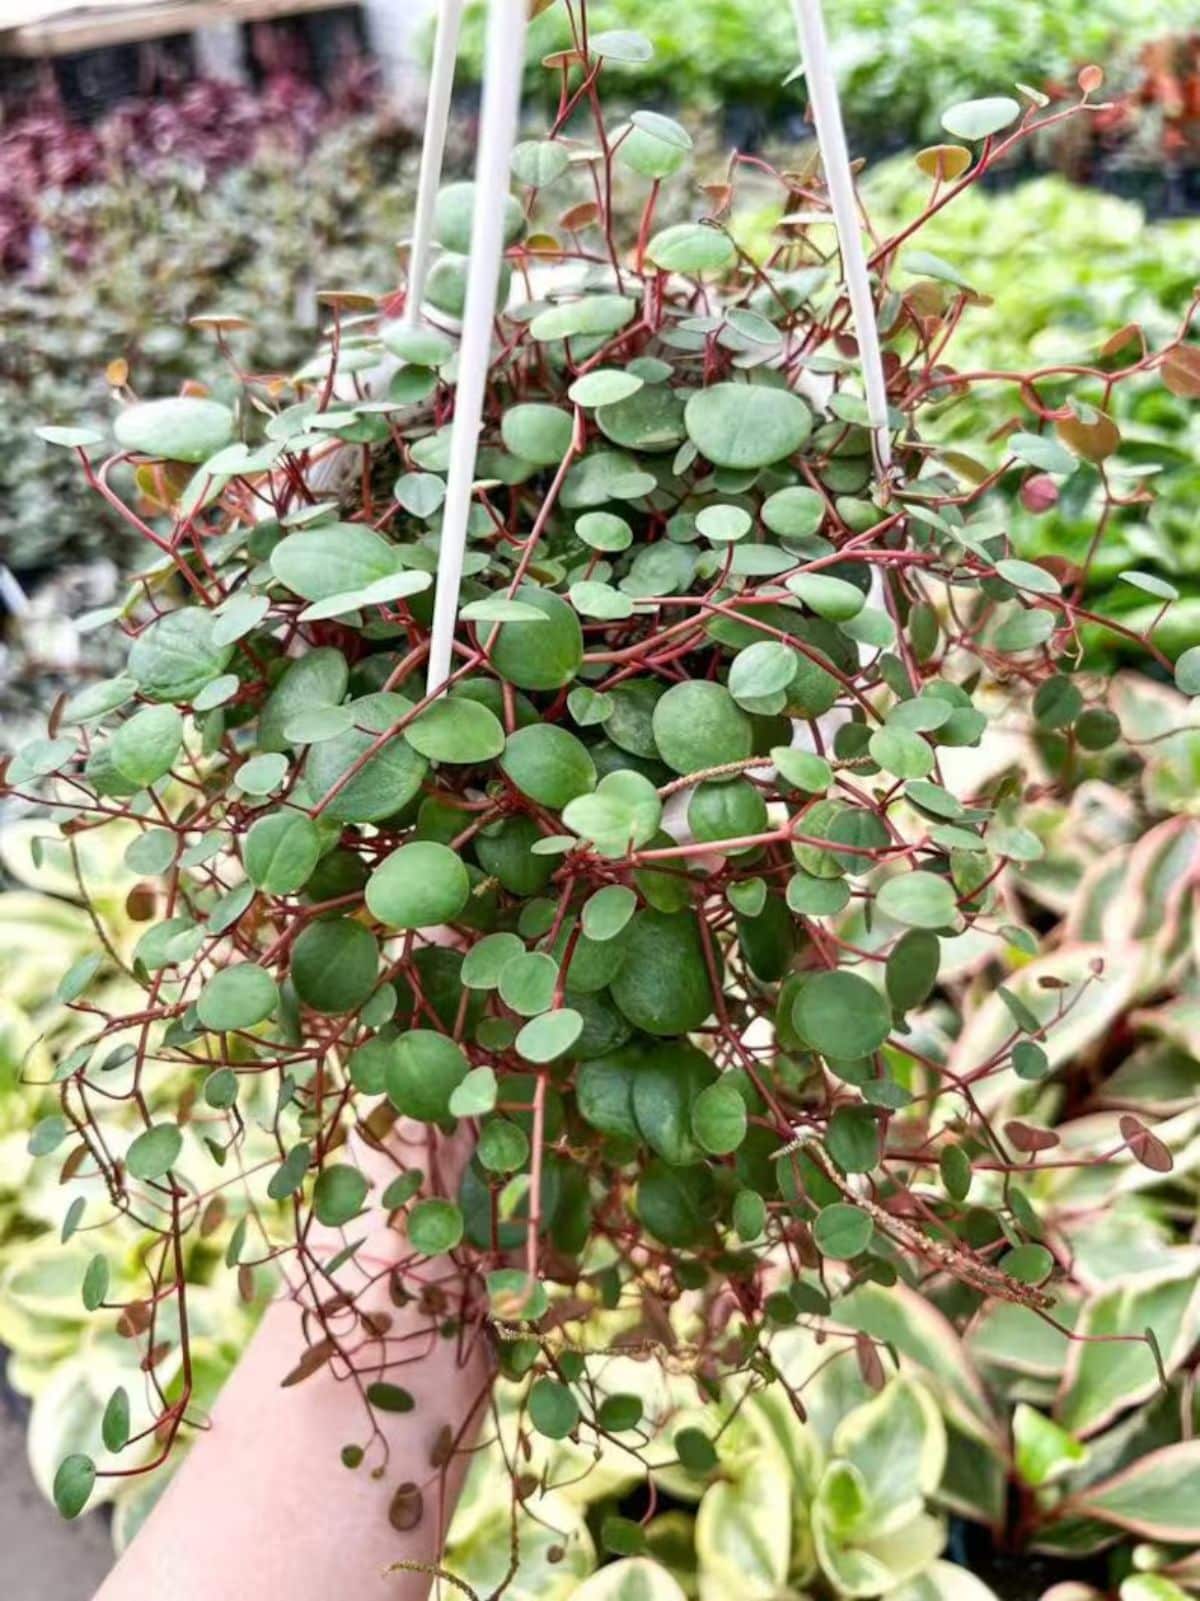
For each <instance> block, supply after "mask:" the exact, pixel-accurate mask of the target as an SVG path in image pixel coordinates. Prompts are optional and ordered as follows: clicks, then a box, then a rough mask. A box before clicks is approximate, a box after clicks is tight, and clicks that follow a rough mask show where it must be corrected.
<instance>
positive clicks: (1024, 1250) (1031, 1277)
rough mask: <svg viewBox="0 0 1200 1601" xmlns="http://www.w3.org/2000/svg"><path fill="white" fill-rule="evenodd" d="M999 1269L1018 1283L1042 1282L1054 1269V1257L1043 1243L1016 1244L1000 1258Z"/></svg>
mask: <svg viewBox="0 0 1200 1601" xmlns="http://www.w3.org/2000/svg"><path fill="white" fill-rule="evenodd" d="M1000 1270H1001V1272H1003V1273H1007V1274H1008V1275H1009V1277H1010V1278H1014V1279H1016V1280H1017V1282H1018V1283H1019V1284H1044V1283H1045V1282H1046V1280H1047V1279H1048V1278H1049V1277H1050V1275H1051V1273H1052V1272H1053V1271H1054V1258H1053V1257H1052V1256H1051V1255H1050V1252H1049V1251H1048V1250H1047V1249H1046V1247H1045V1246H1044V1245H1017V1246H1014V1247H1013V1249H1012V1250H1011V1251H1006V1252H1005V1253H1004V1255H1003V1256H1002V1257H1001V1258H1000Z"/></svg>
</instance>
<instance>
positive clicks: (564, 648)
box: [490, 584, 583, 689]
mask: <svg viewBox="0 0 1200 1601" xmlns="http://www.w3.org/2000/svg"><path fill="white" fill-rule="evenodd" d="M516 598H517V599H518V600H521V601H524V602H526V603H527V604H528V605H530V606H536V607H537V609H538V611H540V612H541V613H542V615H543V616H544V617H545V619H546V621H545V622H541V623H503V624H502V625H501V626H500V627H499V629H498V630H497V631H496V634H495V637H494V639H493V640H492V642H491V650H490V654H491V660H492V666H493V667H494V668H495V670H496V672H498V673H499V675H500V677H501V678H505V679H507V680H508V682H509V683H510V684H515V685H516V686H517V688H518V689H561V688H562V686H563V685H564V684H568V683H570V681H571V679H572V678H574V676H575V674H576V673H577V672H578V671H579V668H580V665H581V663H582V661H583V631H582V629H581V628H580V626H579V618H578V617H577V616H576V615H575V613H574V611H573V610H572V609H571V607H570V606H569V605H568V604H567V602H566V601H565V600H564V599H563V598H562V596H561V595H556V594H554V592H553V591H552V590H549V589H542V588H540V587H539V586H538V585H537V584H522V585H521V587H520V588H519V589H518V590H517V595H516Z"/></svg>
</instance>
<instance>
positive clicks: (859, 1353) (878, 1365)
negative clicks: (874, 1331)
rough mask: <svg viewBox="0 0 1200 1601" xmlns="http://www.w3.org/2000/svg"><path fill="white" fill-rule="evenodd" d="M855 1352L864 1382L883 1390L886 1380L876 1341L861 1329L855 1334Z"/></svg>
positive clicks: (873, 1388)
mask: <svg viewBox="0 0 1200 1601" xmlns="http://www.w3.org/2000/svg"><path fill="white" fill-rule="evenodd" d="M854 1354H855V1356H856V1357H857V1358H858V1371H859V1372H860V1373H861V1374H862V1378H863V1383H864V1384H866V1385H869V1386H870V1388H871V1389H872V1390H882V1389H883V1386H884V1383H885V1381H886V1375H885V1374H884V1371H883V1363H882V1362H881V1361H880V1358H879V1352H878V1350H877V1349H876V1346H875V1341H874V1340H873V1339H871V1337H870V1335H867V1334H864V1333H863V1332H862V1330H861V1329H860V1330H859V1332H858V1333H857V1334H856V1335H855V1336H854Z"/></svg>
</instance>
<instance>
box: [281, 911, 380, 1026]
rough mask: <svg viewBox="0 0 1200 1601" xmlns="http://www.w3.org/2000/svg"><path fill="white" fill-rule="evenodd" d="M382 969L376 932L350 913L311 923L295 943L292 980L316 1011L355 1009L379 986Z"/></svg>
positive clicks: (299, 992) (331, 1011)
mask: <svg viewBox="0 0 1200 1601" xmlns="http://www.w3.org/2000/svg"><path fill="white" fill-rule="evenodd" d="M378 973H379V946H378V945H377V944H376V942H375V938H374V936H373V935H372V934H371V933H370V931H369V930H368V929H365V928H364V927H363V926H362V924H361V923H356V922H355V921H354V920H353V919H352V918H349V917H337V918H332V919H330V920H329V921H328V922H318V923H310V924H309V925H308V927H307V928H306V929H305V930H304V932H303V933H302V934H301V935H300V937H299V938H298V939H297V940H296V943H295V944H294V945H293V946H292V983H293V984H294V985H295V987H296V994H297V995H298V996H299V997H300V999H301V1000H302V1001H303V1002H304V1004H305V1005H306V1006H311V1007H312V1009H313V1011H314V1012H324V1013H326V1014H328V1015H332V1014H334V1013H338V1012H352V1011H355V1010H356V1009H357V1008H358V1007H360V1006H361V1005H362V1004H363V1002H364V1001H365V1000H366V998H367V996H368V995H370V993H371V991H372V990H373V989H374V988H375V980H376V977H377V975H378Z"/></svg>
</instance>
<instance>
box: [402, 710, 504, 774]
mask: <svg viewBox="0 0 1200 1601" xmlns="http://www.w3.org/2000/svg"><path fill="white" fill-rule="evenodd" d="M404 737H405V739H407V740H408V743H409V744H410V745H411V746H412V747H413V749H414V750H418V751H420V753H421V755H422V756H428V757H429V759H430V761H435V762H457V763H462V764H469V763H472V762H486V761H490V760H491V759H492V757H493V756H498V755H499V754H500V752H501V751H502V750H503V749H504V729H503V727H502V726H501V724H500V721H499V719H498V718H497V717H496V716H495V715H494V713H492V712H490V711H489V710H488V709H487V707H486V706H482V705H480V703H479V702H478V701H477V700H470V699H468V697H467V696H465V695H460V696H455V695H443V696H442V697H441V699H440V700H435V701H434V702H433V704H432V706H427V707H426V708H425V710H424V711H423V712H422V713H421V714H420V716H419V717H417V718H416V719H415V720H414V721H413V722H411V723H410V724H409V725H408V727H407V728H406V729H405V730H404Z"/></svg>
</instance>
